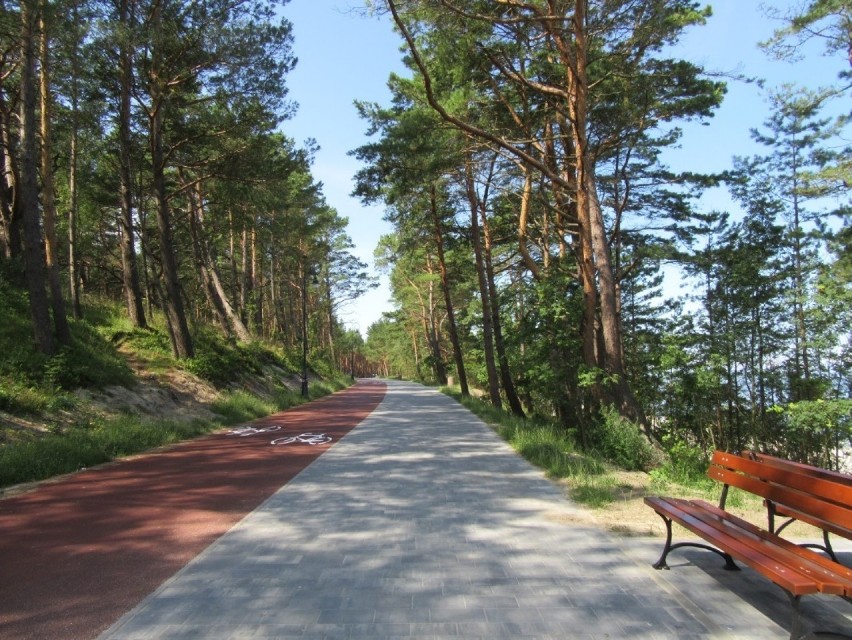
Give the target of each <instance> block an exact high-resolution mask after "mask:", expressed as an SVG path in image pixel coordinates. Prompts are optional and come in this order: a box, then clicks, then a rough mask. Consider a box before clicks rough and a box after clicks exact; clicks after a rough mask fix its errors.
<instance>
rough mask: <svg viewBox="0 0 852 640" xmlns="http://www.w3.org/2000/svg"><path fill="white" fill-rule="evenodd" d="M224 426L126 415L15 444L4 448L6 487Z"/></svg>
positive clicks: (2, 482)
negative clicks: (145, 418)
mask: <svg viewBox="0 0 852 640" xmlns="http://www.w3.org/2000/svg"><path fill="white" fill-rule="evenodd" d="M218 427H219V425H218V424H216V423H211V422H202V421H196V422H192V423H187V422H175V421H151V420H143V419H140V418H138V417H134V416H120V417H117V418H114V419H111V420H107V421H105V422H103V423H101V424H100V425H98V426H95V427H92V428H89V429H84V428H76V429H70V430H68V431H67V432H64V433H59V434H48V435H45V436H44V437H42V438H39V439H37V440H31V441H28V442H17V443H11V444H8V445H6V446H4V447H2V448H0V486H2V487H6V486H10V485H13V484H19V483H22V482H34V481H38V480H44V479H46V478H51V477H53V476H57V475H61V474H64V473H71V472H72V471H78V470H79V469H82V468H85V467H90V466H93V465H97V464H101V463H104V462H108V461H110V460H114V459H115V458H118V457H121V456H128V455H132V454H135V453H140V452H142V451H146V450H149V449H152V448H155V447H159V446H163V445H167V444H173V443H175V442H179V441H182V440H186V439H188V438H192V437H195V436H198V435H201V434H203V433H208V432H210V431H212V430H214V429H216V428H218Z"/></svg>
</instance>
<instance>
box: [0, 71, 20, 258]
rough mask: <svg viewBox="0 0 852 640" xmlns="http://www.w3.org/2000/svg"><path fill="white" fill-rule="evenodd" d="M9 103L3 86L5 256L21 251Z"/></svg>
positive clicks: (0, 210) (0, 140) (0, 144)
mask: <svg viewBox="0 0 852 640" xmlns="http://www.w3.org/2000/svg"><path fill="white" fill-rule="evenodd" d="M9 109H10V107H9V105H7V104H6V91H5V88H4V87H3V86H2V85H0V159H2V167H0V170H1V171H2V173H0V221H2V225H3V236H2V247H0V248H2V251H3V256H4V257H5V258H9V259H11V258H14V257H17V256H19V255H20V254H21V246H22V241H21V217H20V215H19V214H20V212H19V210H18V208H17V206H16V203H15V201H16V198H17V196H18V189H19V185H20V179H19V176H18V172H17V168H16V167H15V160H14V157H13V156H12V148H13V147H12V145H13V142H12V114H11V113H10V112H9Z"/></svg>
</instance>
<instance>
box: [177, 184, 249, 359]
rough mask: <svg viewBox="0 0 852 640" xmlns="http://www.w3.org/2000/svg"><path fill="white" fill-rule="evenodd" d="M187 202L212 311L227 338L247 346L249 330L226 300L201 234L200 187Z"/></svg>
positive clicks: (202, 220)
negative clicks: (218, 317)
mask: <svg viewBox="0 0 852 640" xmlns="http://www.w3.org/2000/svg"><path fill="white" fill-rule="evenodd" d="M189 202H190V214H189V217H190V231H191V233H192V239H193V245H194V246H195V247H196V254H197V255H196V259H197V262H198V265H199V273H200V274H201V278H202V280H203V281H204V286H205V288H206V290H207V291H208V296H209V298H210V300H211V303H212V305H213V308H214V310H215V312H216V313H217V315H220V316H221V320H220V323H222V324H223V328H224V330H225V332H226V334H230V333H231V332H233V333H234V334H236V336H237V339H238V340H240V341H242V342H250V341H251V333H249V330H248V329H247V328H246V326H245V324H243V321H242V320H241V319H240V317H239V315H238V314H237V312H236V311H235V310H234V307H233V305H232V304H231V301H230V300H229V299H228V296H227V293H226V292H225V287H224V286H223V285H222V279H221V278H220V277H219V270H218V268H217V266H216V259H215V256H214V255H213V250H212V248H211V246H210V243H209V242H208V241H207V234H206V233H205V231H204V199H203V193H202V192H201V185H200V184H196V185H195V192H194V193H192V192H190V193H189Z"/></svg>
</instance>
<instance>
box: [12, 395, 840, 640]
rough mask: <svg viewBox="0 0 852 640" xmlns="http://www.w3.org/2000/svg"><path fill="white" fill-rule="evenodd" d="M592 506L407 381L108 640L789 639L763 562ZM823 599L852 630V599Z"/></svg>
mask: <svg viewBox="0 0 852 640" xmlns="http://www.w3.org/2000/svg"><path fill="white" fill-rule="evenodd" d="M575 509H576V508H575V507H574V506H573V505H572V504H571V503H570V502H569V501H568V500H566V499H565V497H564V495H563V492H562V491H561V490H560V489H559V488H557V487H556V486H555V485H554V484H552V483H551V482H549V481H548V480H546V479H545V478H544V477H543V476H542V475H541V473H540V472H538V471H536V470H535V469H533V468H532V467H530V466H529V465H528V464H527V463H526V462H524V461H523V460H522V459H520V458H519V457H518V456H516V455H515V454H514V453H513V452H512V451H511V450H510V449H509V448H508V447H507V445H505V444H504V443H503V442H502V441H501V440H500V439H499V438H498V437H497V436H496V435H494V434H493V433H492V432H491V431H490V430H489V428H488V427H487V426H485V425H484V424H483V423H482V422H480V421H479V420H478V419H476V418H475V417H474V416H472V415H471V414H470V413H469V412H467V411H466V410H464V409H463V408H461V407H460V406H459V405H458V404H456V403H455V402H454V401H453V400H451V399H448V398H446V397H445V396H443V395H441V394H440V393H438V392H436V391H434V390H430V389H426V388H424V387H421V386H418V385H413V384H408V383H401V382H398V383H396V382H395V383H390V385H389V388H388V393H387V395H386V396H385V398H384V400H383V401H382V403H381V404H380V405H379V406H378V408H377V409H376V410H375V411H374V412H373V413H372V414H371V415H370V416H369V417H368V418H367V419H366V420H365V421H364V422H362V423H361V424H360V425H359V426H358V427H357V428H356V429H355V430H353V431H352V432H350V433H349V434H348V435H347V436H346V437H345V438H344V439H343V440H342V441H341V442H340V443H338V444H336V445H335V446H334V447H332V448H331V449H330V450H329V451H328V452H327V453H326V454H324V455H323V456H322V457H320V458H319V459H318V460H317V461H316V462H314V463H313V464H312V465H311V466H310V467H308V468H307V469H306V470H304V471H302V472H301V473H300V474H299V475H298V476H297V477H296V478H295V479H294V480H292V481H291V482H289V483H288V484H286V485H285V486H283V487H282V488H281V489H280V490H279V491H278V492H277V493H276V494H275V495H273V496H272V497H271V498H269V499H268V500H267V501H266V502H265V503H264V504H263V505H262V506H261V507H260V508H258V509H257V510H255V511H254V512H253V513H251V514H250V515H249V516H248V517H246V518H245V519H244V520H242V521H241V522H240V523H239V524H238V525H237V526H235V527H234V528H233V529H231V531H230V532H228V533H227V534H226V535H224V536H223V537H221V538H219V539H218V540H217V541H216V542H215V543H214V544H213V545H211V546H210V547H209V548H207V550H205V551H204V552H203V553H202V554H201V555H199V556H198V557H197V558H196V559H195V560H194V561H192V562H191V563H190V564H188V565H187V566H186V567H185V568H183V569H182V570H181V571H179V572H178V573H177V574H176V575H175V576H174V577H173V578H171V579H170V580H168V581H167V582H166V583H164V584H163V585H162V586H161V587H160V588H159V589H158V590H157V591H156V592H155V593H153V594H152V595H151V596H149V597H148V598H147V599H145V600H144V601H142V602H141V604H140V605H139V606H138V607H136V608H135V609H134V610H132V611H131V612H129V613H128V614H127V615H125V616H124V617H123V618H121V619H120V620H118V621H117V622H116V623H115V624H114V625H113V626H112V627H111V628H110V629H108V630H107V631H106V632H105V633H104V634H103V635H102V636H101V640H108V639H109V640H119V639H121V640H143V639H144V640H150V639H155V638H156V639H162V638H169V639H178V638H193V639H196V638H211V639H217V640H219V639H225V638H240V639H242V638H245V639H248V638H277V639H280V640H284V639H286V638H299V639H305V638H355V637H360V638H373V639H380V638H459V637H465V638H571V639H575V638H576V639H581V638H641V639H655V638H679V639H684V638H696V639H697V638H786V637H787V636H788V635H789V632H788V631H787V630H786V629H788V628H789V627H788V623H789V617H790V616H789V604H788V602H787V599H786V596H784V595H783V593H782V592H781V591H780V590H777V588H775V587H773V586H772V585H770V584H768V583H767V582H766V581H764V580H761V579H759V578H758V577H756V576H754V575H753V574H751V573H750V572H749V571H748V570H744V571H743V572H741V573H737V574H731V573H727V572H724V571H722V570H721V568H720V567H719V565H720V563H719V561H718V558H717V557H716V556H715V555H714V554H710V553H706V552H700V551H686V552H683V553H681V554H677V553H676V554H673V555H672V556H671V557H670V559H669V562H670V564H671V565H672V570H671V571H668V572H659V571H654V570H653V569H651V568H650V566H649V565H650V563H651V562H653V561H655V560H656V559H657V557H658V555H659V551H660V548H661V545H662V541H661V540H659V539H646V538H615V537H611V536H609V535H607V534H605V533H602V532H601V531H600V530H599V529H595V528H590V527H587V526H579V525H577V524H576V523H573V522H572V520H573V517H572V516H573V514H575ZM837 600H839V599H837ZM811 602H812V604H810V603H809V602H806V604H805V607H804V608H805V611H806V613H809V614H810V615H811V617H812V618H815V619H818V620H819V622H820V623H821V624H822V625H823V626H825V624H826V623H827V624H828V625H829V626H831V625H833V624H843V623H844V622H845V623H846V624H848V621H846V620H845V618H844V616H845V615H848V614H849V610H848V609H849V607H848V605H844V603H842V602H841V603H840V605H835V604H834V603H833V602H832V601H829V600H826V601H825V602H823V601H821V600H820V601H816V599H812V601H811ZM0 606H2V604H0ZM835 606H837V608H835ZM844 606H846V608H844Z"/></svg>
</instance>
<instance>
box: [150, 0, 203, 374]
mask: <svg viewBox="0 0 852 640" xmlns="http://www.w3.org/2000/svg"><path fill="white" fill-rule="evenodd" d="M161 11H162V7H161V6H160V5H157V7H156V8H155V9H154V20H153V28H154V31H155V33H159V32H160V30H161V28H162V26H161V13H160V12H161ZM160 55H161V53H160V51H159V43H155V45H154V52H153V57H154V62H153V64H152V69H151V78H150V82H151V86H150V90H151V95H150V97H151V112H150V113H149V133H150V145H151V171H152V179H153V187H154V199H155V201H156V203H157V230H158V232H159V238H160V252H161V256H160V258H161V261H162V266H163V281H164V284H165V292H164V294H165V299H164V300H163V306H164V307H165V312H166V320H167V322H168V326H169V335H170V337H171V339H172V350H173V351H174V354H175V357H176V358H179V359H184V358H192V357H193V356H194V355H195V351H194V349H193V344H192V336H191V335H190V333H189V326H188V325H187V322H186V313H185V311H184V306H183V298H182V297H181V291H180V282H179V280H178V269H177V259H176V257H175V250H174V241H173V239H172V221H171V212H170V210H169V198H168V193H167V192H166V175H165V171H166V167H165V153H164V151H163V129H164V127H163V120H164V115H165V114H164V109H165V104H166V100H165V96H164V95H163V90H162V89H163V88H162V86H161V84H162V82H163V80H162V79H161V78H160V77H159V76H158V72H159V67H160V61H159V58H160Z"/></svg>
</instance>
